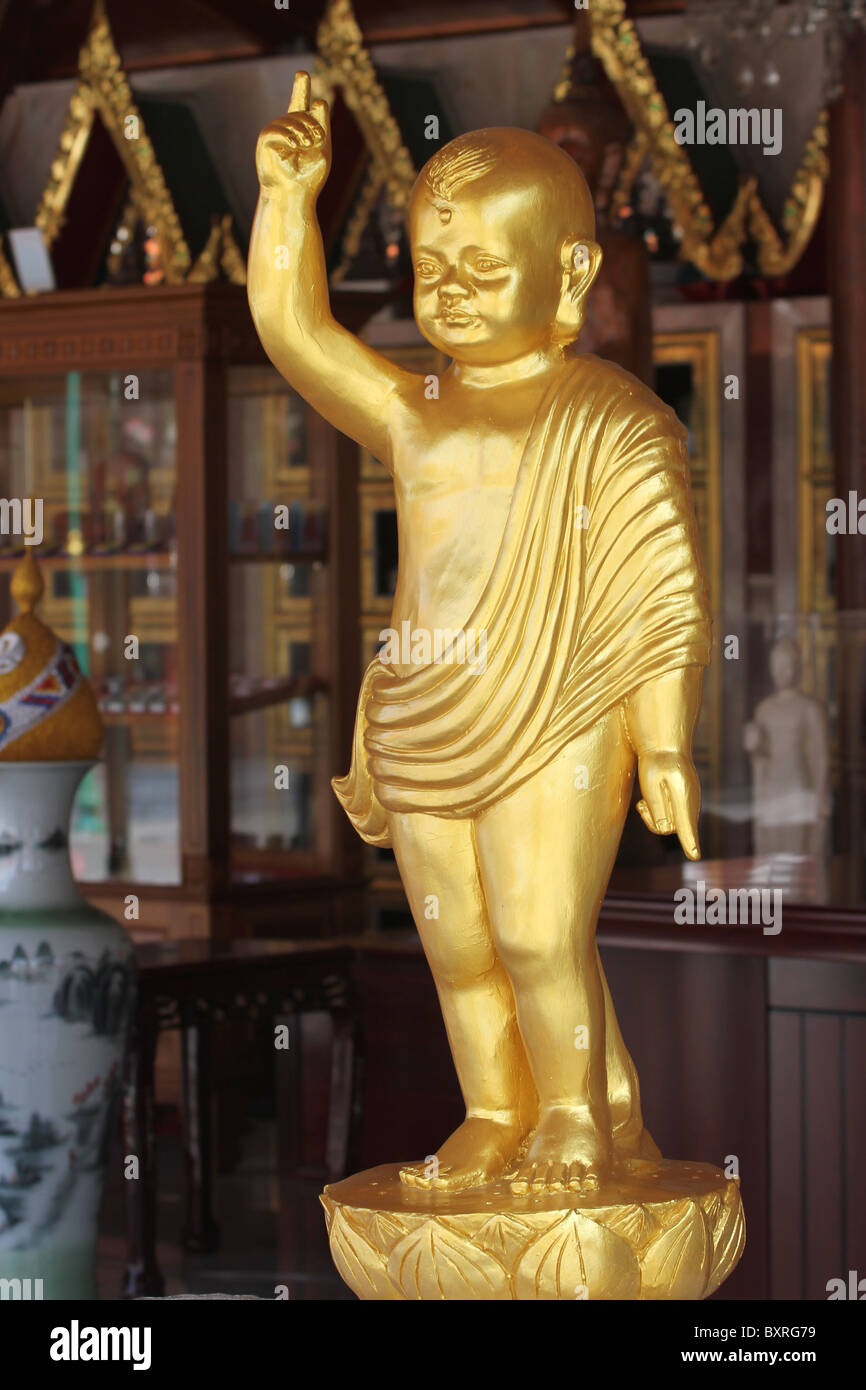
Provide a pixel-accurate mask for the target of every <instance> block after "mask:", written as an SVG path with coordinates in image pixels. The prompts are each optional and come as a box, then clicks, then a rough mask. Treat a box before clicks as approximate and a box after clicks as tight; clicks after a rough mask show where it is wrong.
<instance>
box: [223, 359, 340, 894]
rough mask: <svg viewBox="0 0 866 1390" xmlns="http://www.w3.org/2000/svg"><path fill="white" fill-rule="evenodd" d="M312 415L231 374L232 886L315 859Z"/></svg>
mask: <svg viewBox="0 0 866 1390" xmlns="http://www.w3.org/2000/svg"><path fill="white" fill-rule="evenodd" d="M307 418H308V417H307V407H306V406H305V405H304V403H303V401H302V400H301V398H300V397H299V396H297V395H296V394H295V393H294V392H293V391H292V390H291V389H290V388H289V387H288V386H287V385H286V383H285V382H284V381H283V380H282V379H281V378H280V377H279V376H278V375H277V373H276V372H275V371H274V369H273V368H271V367H259V366H237V367H233V368H231V370H230V372H229V402H228V508H229V516H228V529H229V615H228V617H229V662H230V667H229V670H230V677H229V679H230V698H229V710H230V714H231V726H230V727H231V733H230V759H231V788H230V794H231V846H232V874H233V878H234V879H235V881H242V882H256V881H260V880H263V879H267V878H271V877H274V876H281V875H283V874H286V873H288V874H291V873H292V872H296V871H297V870H298V869H299V868H302V867H306V866H307V865H308V864H309V863H311V862H312V861H313V860H314V859H315V858H316V855H317V852H318V850H319V845H318V837H317V829H316V806H317V797H318V796H319V795H320V794H322V790H323V779H324V791H325V792H327V794H328V795H330V790H329V788H327V785H326V778H324V764H323V761H322V759H323V755H324V753H325V729H324V694H323V692H324V689H325V681H324V680H323V679H322V674H323V673H322V670H321V667H320V663H319V661H318V658H317V652H318V648H319V645H320V644H319V640H318V638H319V636H320V635H321V634H320V624H321V622H322V621H323V615H324V611H325V610H324V594H323V581H324V561H325V558H326V556H325V537H326V530H325V515H324V512H323V510H322V508H321V506H320V504H319V502H318V501H317V499H316V498H315V496H314V486H313V484H314V479H313V472H312V468H311V459H310V448H309V440H308V434H307V425H306V422H307Z"/></svg>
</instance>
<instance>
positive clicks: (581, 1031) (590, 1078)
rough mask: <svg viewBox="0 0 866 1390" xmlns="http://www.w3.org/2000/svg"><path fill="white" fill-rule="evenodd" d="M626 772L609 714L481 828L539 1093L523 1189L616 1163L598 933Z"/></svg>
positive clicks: (486, 870) (595, 1176) (490, 893)
mask: <svg viewBox="0 0 866 1390" xmlns="http://www.w3.org/2000/svg"><path fill="white" fill-rule="evenodd" d="M633 770H634V754H633V751H632V749H631V747H630V745H629V743H628V740H627V738H626V736H625V731H624V728H623V725H622V721H621V718H620V715H619V711H618V710H614V711H612V712H611V713H610V714H609V715H607V716H606V717H605V718H604V719H603V720H601V721H599V723H598V724H597V725H596V726H595V727H594V728H593V729H591V730H589V731H588V732H587V733H586V734H584V735H583V736H581V737H580V738H578V739H575V740H574V741H573V742H572V743H571V744H569V745H568V746H567V747H566V748H565V749H563V750H562V752H561V753H559V754H558V755H557V756H556V758H554V759H553V761H552V762H551V763H549V764H548V765H547V767H545V768H543V769H542V770H541V771H540V772H539V773H537V774H536V775H535V776H534V777H532V778H531V779H530V780H529V781H528V782H526V783H525V784H524V786H522V787H519V788H518V789H517V791H515V792H513V793H512V794H511V795H510V796H508V797H506V798H505V799H504V800H503V801H501V802H500V803H499V804H498V805H496V806H494V807H493V808H492V809H491V810H489V811H487V812H486V813H485V814H484V815H483V816H481V817H480V818H479V820H478V823H477V827H476V838H477V846H478V856H479V863H480V866H481V876H482V883H483V886H484V891H485V896H486V900H487V902H488V904H489V911H490V920H491V925H492V928H493V936H494V940H495V943H496V948H497V951H498V953H499V956H500V958H501V960H502V962H503V964H504V965H505V968H506V970H507V971H508V975H509V978H510V979H511V982H512V986H513V989H514V994H515V999H516V1003H517V1016H518V1020H519V1024H520V1031H521V1035H522V1037H523V1041H524V1045H525V1047H526V1052H527V1055H528V1057H529V1061H530V1065H531V1067H532V1073H533V1076H534V1078H535V1084H536V1087H537V1089H538V1095H539V1107H540V1108H539V1123H538V1128H537V1130H536V1133H535V1136H534V1138H533V1140H532V1143H531V1145H530V1146H529V1149H528V1152H527V1154H526V1155H525V1157H524V1159H523V1160H522V1162H521V1164H520V1168H519V1170H518V1174H517V1178H516V1183H517V1186H518V1189H519V1190H520V1189H524V1188H526V1187H527V1186H530V1187H535V1188H538V1189H542V1188H562V1187H570V1188H574V1189H579V1188H587V1189H592V1188H593V1187H596V1186H598V1184H599V1183H600V1182H601V1181H602V1180H603V1179H604V1177H605V1176H606V1175H607V1174H608V1172H609V1171H610V1168H611V1165H612V1161H613V1152H614V1151H613V1121H612V1117H611V1114H610V1107H609V1103H608V1089H607V1088H608V1080H607V1065H606V1050H607V1049H606V1029H605V1012H606V1009H605V992H604V985H603V982H602V976H601V972H600V970H599V959H598V954H597V950H596V944H595V927H596V922H597V919H598V913H599V909H600V907H601V902H602V899H603V897H604V892H605V889H606V887H607V882H608V879H609V877H610V871H611V869H612V867H613V862H614V859H615V857H616V851H617V846H618V845H619V840H620V835H621V833H622V826H623V822H624V819H625V816H626V813H627V810H628V805H629V792H630V788H631V781H632V775H633Z"/></svg>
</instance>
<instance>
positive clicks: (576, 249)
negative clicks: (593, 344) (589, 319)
mask: <svg viewBox="0 0 866 1390" xmlns="http://www.w3.org/2000/svg"><path fill="white" fill-rule="evenodd" d="M561 260H562V293H561V295H560V299H559V310H558V312H557V315H556V333H555V337H556V340H557V342H561V343H570V342H572V341H573V340H574V339H575V338H576V337H577V335H578V333H579V332H580V329H581V325H582V324H583V315H584V311H585V308H586V296H587V294H588V293H589V290H590V287H591V285H592V282H593V280H594V279H595V277H596V275H597V274H598V272H599V270H600V269H601V247H600V246H599V244H598V242H597V241H591V240H590V239H589V238H588V237H576V238H574V239H573V240H572V239H569V240H568V241H565V242H563V246H562V252H561Z"/></svg>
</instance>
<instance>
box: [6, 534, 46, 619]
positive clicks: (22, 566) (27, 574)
mask: <svg viewBox="0 0 866 1390" xmlns="http://www.w3.org/2000/svg"><path fill="white" fill-rule="evenodd" d="M10 588H11V590H12V597H13V598H14V600H15V602H16V603H17V604H18V610H19V612H21V613H32V612H33V610H34V608H35V607H36V605H37V603H38V602H39V600H40V599H41V597H42V595H43V593H44V592H45V581H44V580H43V578H42V571H41V569H40V568H39V563H38V561H37V559H36V556H35V555H34V554H33V550H32V548H28V549H27V550H25V552H24V554H23V555H22V557H21V559H20V560H19V562H18V564H17V565H16V566H15V573H14V574H13V575H12V583H11V585H10Z"/></svg>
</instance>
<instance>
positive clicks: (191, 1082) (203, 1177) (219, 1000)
mask: <svg viewBox="0 0 866 1390" xmlns="http://www.w3.org/2000/svg"><path fill="white" fill-rule="evenodd" d="M352 959H353V951H352V948H351V945H350V943H348V942H344V941H340V940H333V941H262V940H255V941H211V940H202V939H191V940H178V941H168V942H164V943H160V944H157V945H145V946H139V947H137V948H136V963H137V966H138V1000H137V1007H136V1016H135V1024H134V1028H133V1036H132V1039H131V1043H130V1048H129V1053H128V1056H127V1061H126V1069H125V1077H124V1096H123V1136H124V1154H125V1155H135V1156H137V1158H138V1160H139V1167H138V1178H137V1179H132V1178H131V1179H130V1180H128V1182H127V1185H126V1203H127V1220H128V1238H129V1255H128V1263H127V1270H126V1276H125V1280H124V1288H123V1292H124V1294H125V1295H126V1296H127V1297H138V1296H141V1295H143V1294H149V1295H161V1294H162V1293H163V1292H164V1287H165V1286H164V1281H163V1278H162V1275H161V1273H160V1270H159V1266H158V1264H157V1259H156V1190H157V1170H156V1138H155V1128H154V1064H155V1058H156V1047H157V1040H158V1038H159V1034H160V1033H162V1032H165V1031H166V1030H168V1029H174V1028H176V1029H179V1030H180V1032H181V1042H182V1048H181V1052H182V1069H183V1070H182V1076H183V1102H182V1113H183V1131H184V1133H183V1145H184V1196H185V1202H186V1219H185V1224H184V1229H183V1237H182V1241H183V1246H184V1249H186V1250H189V1251H191V1252H195V1253H202V1252H206V1251H212V1250H215V1249H216V1248H217V1244H218V1241H219V1230H218V1227H217V1225H216V1222H215V1221H214V1218H213V1210H212V1181H211V1178H212V1172H211V1168H212V1163H211V1159H212V1154H211V1121H210V1108H211V1106H210V1102H211V1068H210V1039H211V1033H212V1030H213V1028H214V1026H219V1024H220V1023H222V1022H224V1021H225V1020H226V1019H228V1018H257V1017H262V1018H266V1017H269V1018H270V1019H271V1020H272V1021H274V1020H277V1019H279V1020H280V1022H286V1023H287V1024H288V1027H289V1048H288V1051H287V1052H285V1053H283V1054H282V1061H283V1062H286V1061H288V1063H289V1094H288V1095H287V1096H283V1097H282V1098H281V1099H282V1102H283V1103H284V1105H285V1106H286V1107H287V1113H288V1115H289V1117H290V1119H291V1117H294V1118H295V1120H296V1123H295V1124H291V1123H290V1124H289V1126H288V1132H289V1135H290V1137H291V1135H292V1134H294V1135H295V1136H297V1135H298V1134H299V1131H300V1105H301V1096H302V1089H301V1087H302V1077H301V1065H300V1056H299V1049H298V1048H297V1047H295V1048H294V1050H293V1046H292V1040H293V1038H294V1039H297V1037H298V1034H299V1029H297V1028H294V1029H293V1027H292V1020H293V1019H295V1020H297V1018H298V1016H299V1015H300V1014H302V1013H304V1012H311V1011H314V1010H322V1011H327V1013H328V1014H329V1015H330V1017H331V1020H332V1025H333V1039H332V1046H331V1086H330V1100H329V1106H328V1137H327V1150H326V1153H327V1157H326V1163H327V1177H326V1180H327V1181H329V1182H330V1181H334V1180H335V1179H337V1178H339V1177H341V1176H342V1175H343V1174H344V1173H346V1172H347V1171H348V1169H349V1166H350V1165H353V1166H354V1164H355V1162H356V1157H355V1154H356V1148H357V1133H358V1124H359V1119H360V1095H359V1088H358V1085H357V1077H358V1069H359V1067H360V1061H361V1046H360V1041H361V1030H360V1023H359V1013H358V1010H357V1008H356V1006H355V1002H354V993H353V990H352V987H351V964H352ZM284 1157H285V1158H286V1159H287V1163H288V1165H289V1167H291V1165H292V1164H293V1163H294V1162H295V1161H296V1153H293V1152H292V1150H291V1146H290V1152H289V1154H288V1155H287V1156H284Z"/></svg>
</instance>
